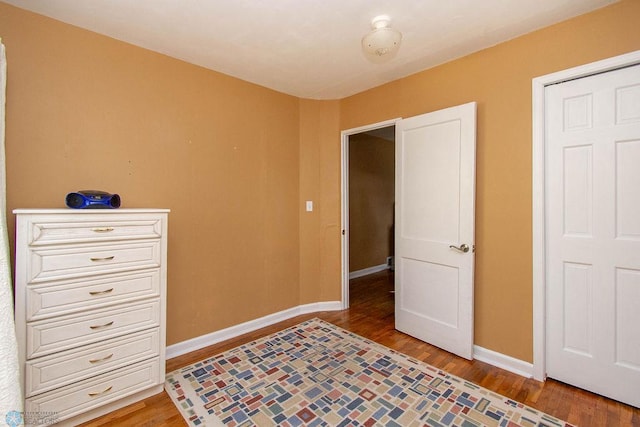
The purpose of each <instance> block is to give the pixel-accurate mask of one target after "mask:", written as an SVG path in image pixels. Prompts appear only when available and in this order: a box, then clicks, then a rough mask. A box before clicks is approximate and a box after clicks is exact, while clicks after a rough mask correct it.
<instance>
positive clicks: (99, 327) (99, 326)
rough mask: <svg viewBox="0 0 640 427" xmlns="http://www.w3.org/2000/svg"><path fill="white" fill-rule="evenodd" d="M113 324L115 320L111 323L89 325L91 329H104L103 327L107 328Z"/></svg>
mask: <svg viewBox="0 0 640 427" xmlns="http://www.w3.org/2000/svg"><path fill="white" fill-rule="evenodd" d="M111 325H113V320H112V321H111V322H109V323H105V324H104V325H96V326H89V327H90V328H91V329H102V328H106V327H108V326H111Z"/></svg>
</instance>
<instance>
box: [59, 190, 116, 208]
mask: <svg viewBox="0 0 640 427" xmlns="http://www.w3.org/2000/svg"><path fill="white" fill-rule="evenodd" d="M65 202H66V204H67V206H69V207H70V208H72V209H116V208H119V207H120V196H119V195H117V194H110V193H107V192H106V191H98V190H82V191H78V192H75V193H69V194H67V197H66V198H65Z"/></svg>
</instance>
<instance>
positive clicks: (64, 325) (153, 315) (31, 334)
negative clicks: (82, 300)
mask: <svg viewBox="0 0 640 427" xmlns="http://www.w3.org/2000/svg"><path fill="white" fill-rule="evenodd" d="M159 324H160V301H159V300H157V299H156V300H152V301H148V302H144V303H138V304H122V305H120V306H118V307H117V308H112V307H108V308H102V309H97V310H92V311H90V312H87V313H86V314H81V315H67V316H60V317H56V318H53V319H43V320H38V321H35V322H30V323H27V325H26V326H27V340H26V341H27V343H26V347H27V349H26V353H27V359H30V358H34V357H39V356H44V355H46V354H50V353H53V352H57V351H62V350H67V349H70V348H74V347H78V346H81V345H85V344H90V343H94V342H98V341H102V340H105V339H108V338H114V337H117V336H120V335H123V334H126V333H130V332H136V331H141V330H144V329H149V328H152V327H156V326H158V325H159Z"/></svg>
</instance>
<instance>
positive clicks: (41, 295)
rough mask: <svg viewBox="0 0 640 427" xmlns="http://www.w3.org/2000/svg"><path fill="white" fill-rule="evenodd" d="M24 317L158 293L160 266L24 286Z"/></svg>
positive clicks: (36, 316) (130, 299) (69, 310)
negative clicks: (132, 271)
mask: <svg viewBox="0 0 640 427" xmlns="http://www.w3.org/2000/svg"><path fill="white" fill-rule="evenodd" d="M26 292H27V295H26V301H27V307H26V309H27V310H26V315H27V320H29V321H32V320H38V319H41V318H44V317H51V316H54V315H63V314H69V313H73V312H77V311H84V310H87V309H92V308H98V307H104V306H106V305H113V304H116V303H119V302H133V301H136V300H139V299H143V298H150V297H155V296H160V270H159V269H157V268H155V269H152V270H145V271H142V272H135V273H118V274H108V275H104V276H100V277H99V278H93V279H85V278H82V279H75V280H71V281H66V282H55V283H54V284H49V283H47V284H42V285H29V286H27V287H26Z"/></svg>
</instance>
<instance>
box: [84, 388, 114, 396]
mask: <svg viewBox="0 0 640 427" xmlns="http://www.w3.org/2000/svg"><path fill="white" fill-rule="evenodd" d="M112 388H113V386H109V387H108V388H105V389H104V390H102V391H98V392H96V393H89V396H91V397H95V396H99V395H101V394H105V393H107V392H110V391H111V389H112Z"/></svg>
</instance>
